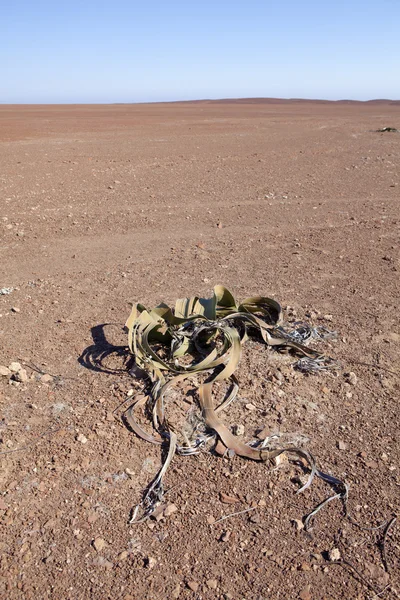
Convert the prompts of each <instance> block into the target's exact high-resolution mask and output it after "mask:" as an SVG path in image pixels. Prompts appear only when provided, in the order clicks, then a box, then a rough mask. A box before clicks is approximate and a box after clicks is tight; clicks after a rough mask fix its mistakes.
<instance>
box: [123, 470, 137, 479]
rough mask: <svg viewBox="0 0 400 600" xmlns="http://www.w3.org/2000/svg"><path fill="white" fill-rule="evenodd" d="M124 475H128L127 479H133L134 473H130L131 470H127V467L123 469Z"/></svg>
mask: <svg viewBox="0 0 400 600" xmlns="http://www.w3.org/2000/svg"><path fill="white" fill-rule="evenodd" d="M125 473H126V474H127V475H128V477H129V479H133V478H134V477H135V473H134V471H132V469H129V468H128V467H127V468H126V469H125Z"/></svg>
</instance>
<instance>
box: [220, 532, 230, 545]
mask: <svg viewBox="0 0 400 600" xmlns="http://www.w3.org/2000/svg"><path fill="white" fill-rule="evenodd" d="M230 537H231V532H230V531H224V532H223V533H222V535H221V538H220V539H221V542H227V541H228V540H229V538H230Z"/></svg>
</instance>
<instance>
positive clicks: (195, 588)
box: [187, 581, 199, 593]
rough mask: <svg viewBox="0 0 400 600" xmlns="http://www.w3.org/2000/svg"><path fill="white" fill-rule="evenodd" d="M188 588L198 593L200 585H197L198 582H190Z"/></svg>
mask: <svg viewBox="0 0 400 600" xmlns="http://www.w3.org/2000/svg"><path fill="white" fill-rule="evenodd" d="M187 586H188V588H189V589H190V590H192V592H194V593H196V592H197V590H198V589H199V584H198V583H197V581H188V582H187Z"/></svg>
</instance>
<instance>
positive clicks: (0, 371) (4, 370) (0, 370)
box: [0, 365, 11, 377]
mask: <svg viewBox="0 0 400 600" xmlns="http://www.w3.org/2000/svg"><path fill="white" fill-rule="evenodd" d="M10 375H11V371H10V369H9V368H8V367H4V366H3V365H0V377H10Z"/></svg>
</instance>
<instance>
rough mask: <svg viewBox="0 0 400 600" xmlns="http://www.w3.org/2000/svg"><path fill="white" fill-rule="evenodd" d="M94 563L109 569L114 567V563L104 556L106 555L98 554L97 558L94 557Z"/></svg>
mask: <svg viewBox="0 0 400 600" xmlns="http://www.w3.org/2000/svg"><path fill="white" fill-rule="evenodd" d="M93 564H94V565H96V566H97V567H104V568H105V569H108V570H109V571H110V570H111V569H112V568H113V566H114V565H113V563H112V562H110V561H109V560H107V559H106V558H104V556H96V558H94V559H93Z"/></svg>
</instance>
